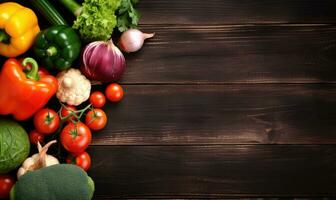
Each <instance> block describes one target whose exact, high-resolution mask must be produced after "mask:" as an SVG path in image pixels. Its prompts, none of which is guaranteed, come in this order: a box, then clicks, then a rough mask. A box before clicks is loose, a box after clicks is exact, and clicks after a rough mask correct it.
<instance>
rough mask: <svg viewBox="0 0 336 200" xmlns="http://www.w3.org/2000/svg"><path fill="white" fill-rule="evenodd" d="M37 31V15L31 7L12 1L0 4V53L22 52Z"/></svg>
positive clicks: (28, 46) (30, 44)
mask: <svg viewBox="0 0 336 200" xmlns="http://www.w3.org/2000/svg"><path fill="white" fill-rule="evenodd" d="M39 32H40V28H39V26H38V20H37V17H36V15H35V13H34V12H33V11H32V10H31V9H29V8H26V7H23V6H21V5H20V4H17V3H14V2H7V3H1V4H0V55H2V56H6V57H16V56H18V55H21V54H23V53H24V52H26V51H27V50H28V49H29V48H30V47H31V46H32V45H33V42H34V40H35V37H36V35H37V34H38V33H39Z"/></svg>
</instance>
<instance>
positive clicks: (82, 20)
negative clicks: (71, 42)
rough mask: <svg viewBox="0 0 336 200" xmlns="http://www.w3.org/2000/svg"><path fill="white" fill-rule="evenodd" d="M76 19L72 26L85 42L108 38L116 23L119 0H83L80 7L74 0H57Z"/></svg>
mask: <svg viewBox="0 0 336 200" xmlns="http://www.w3.org/2000/svg"><path fill="white" fill-rule="evenodd" d="M59 1H60V2H61V3H62V4H63V5H64V6H65V7H67V8H68V9H69V10H70V11H71V12H72V13H73V14H74V15H75V16H77V19H76V20H75V22H74V25H73V28H74V29H77V30H78V31H79V33H80V35H81V37H82V39H83V40H85V41H86V42H91V41H98V40H103V41H106V40H108V39H109V38H110V37H111V35H112V32H113V29H114V27H115V26H116V25H117V18H116V15H115V11H116V9H117V8H118V7H119V5H120V0H108V1H107V0H85V1H84V3H83V5H82V7H81V6H80V5H79V4H78V3H76V2H75V1H74V0H59Z"/></svg>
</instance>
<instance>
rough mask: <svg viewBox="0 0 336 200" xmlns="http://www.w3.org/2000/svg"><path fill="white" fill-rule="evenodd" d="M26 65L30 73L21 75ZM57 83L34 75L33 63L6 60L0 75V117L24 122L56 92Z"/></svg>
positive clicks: (35, 64)
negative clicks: (8, 116)
mask: <svg viewBox="0 0 336 200" xmlns="http://www.w3.org/2000/svg"><path fill="white" fill-rule="evenodd" d="M28 64H30V65H31V70H30V71H29V72H27V73H25V72H24V71H23V69H24V68H26V66H27V65H28ZM57 87H58V82H57V79H56V78H55V77H53V76H51V75H46V74H40V75H39V73H38V65H37V62H36V61H35V60H34V59H32V58H26V59H24V60H23V61H22V63H20V62H19V61H18V60H16V59H14V58H10V59H8V60H7V61H6V62H5V64H4V65H3V67H2V71H1V73H0V94H1V95H0V115H9V114H12V115H13V116H14V118H15V119H16V120H26V119H28V118H30V117H31V116H33V115H34V113H35V112H36V111H37V110H39V109H41V108H42V107H44V106H45V105H46V104H47V103H48V101H49V100H50V98H51V97H52V96H54V94H55V93H56V91H57Z"/></svg>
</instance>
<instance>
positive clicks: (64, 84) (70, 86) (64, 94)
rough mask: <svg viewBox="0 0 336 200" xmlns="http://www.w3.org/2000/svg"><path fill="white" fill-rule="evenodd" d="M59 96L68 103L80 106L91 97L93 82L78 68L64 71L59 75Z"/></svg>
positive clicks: (57, 94)
mask: <svg viewBox="0 0 336 200" xmlns="http://www.w3.org/2000/svg"><path fill="white" fill-rule="evenodd" d="M57 79H58V90H57V93H56V96H57V98H58V99H59V100H60V101H61V102H64V103H67V104H68V105H73V106H78V105H79V104H81V103H83V102H84V101H86V100H88V99H89V97H90V91H91V83H90V81H89V80H88V79H87V78H86V77H85V76H84V75H82V73H81V72H80V71H79V70H78V69H73V68H71V69H69V70H66V71H62V72H60V73H59V74H58V75H57Z"/></svg>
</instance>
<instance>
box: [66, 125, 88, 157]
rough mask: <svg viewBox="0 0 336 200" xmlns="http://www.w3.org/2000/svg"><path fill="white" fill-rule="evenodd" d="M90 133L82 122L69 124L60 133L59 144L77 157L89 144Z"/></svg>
mask: <svg viewBox="0 0 336 200" xmlns="http://www.w3.org/2000/svg"><path fill="white" fill-rule="evenodd" d="M91 137H92V136H91V131H90V129H89V128H88V127H87V126H86V125H85V124H83V123H82V122H77V123H76V124H75V123H72V122H71V123H69V124H68V125H66V126H65V127H64V128H63V130H62V132H61V143H62V145H63V147H64V148H65V149H66V150H67V151H68V152H70V153H72V154H74V155H78V154H80V153H82V152H83V151H85V149H86V148H87V147H88V146H89V144H90V143H91Z"/></svg>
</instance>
